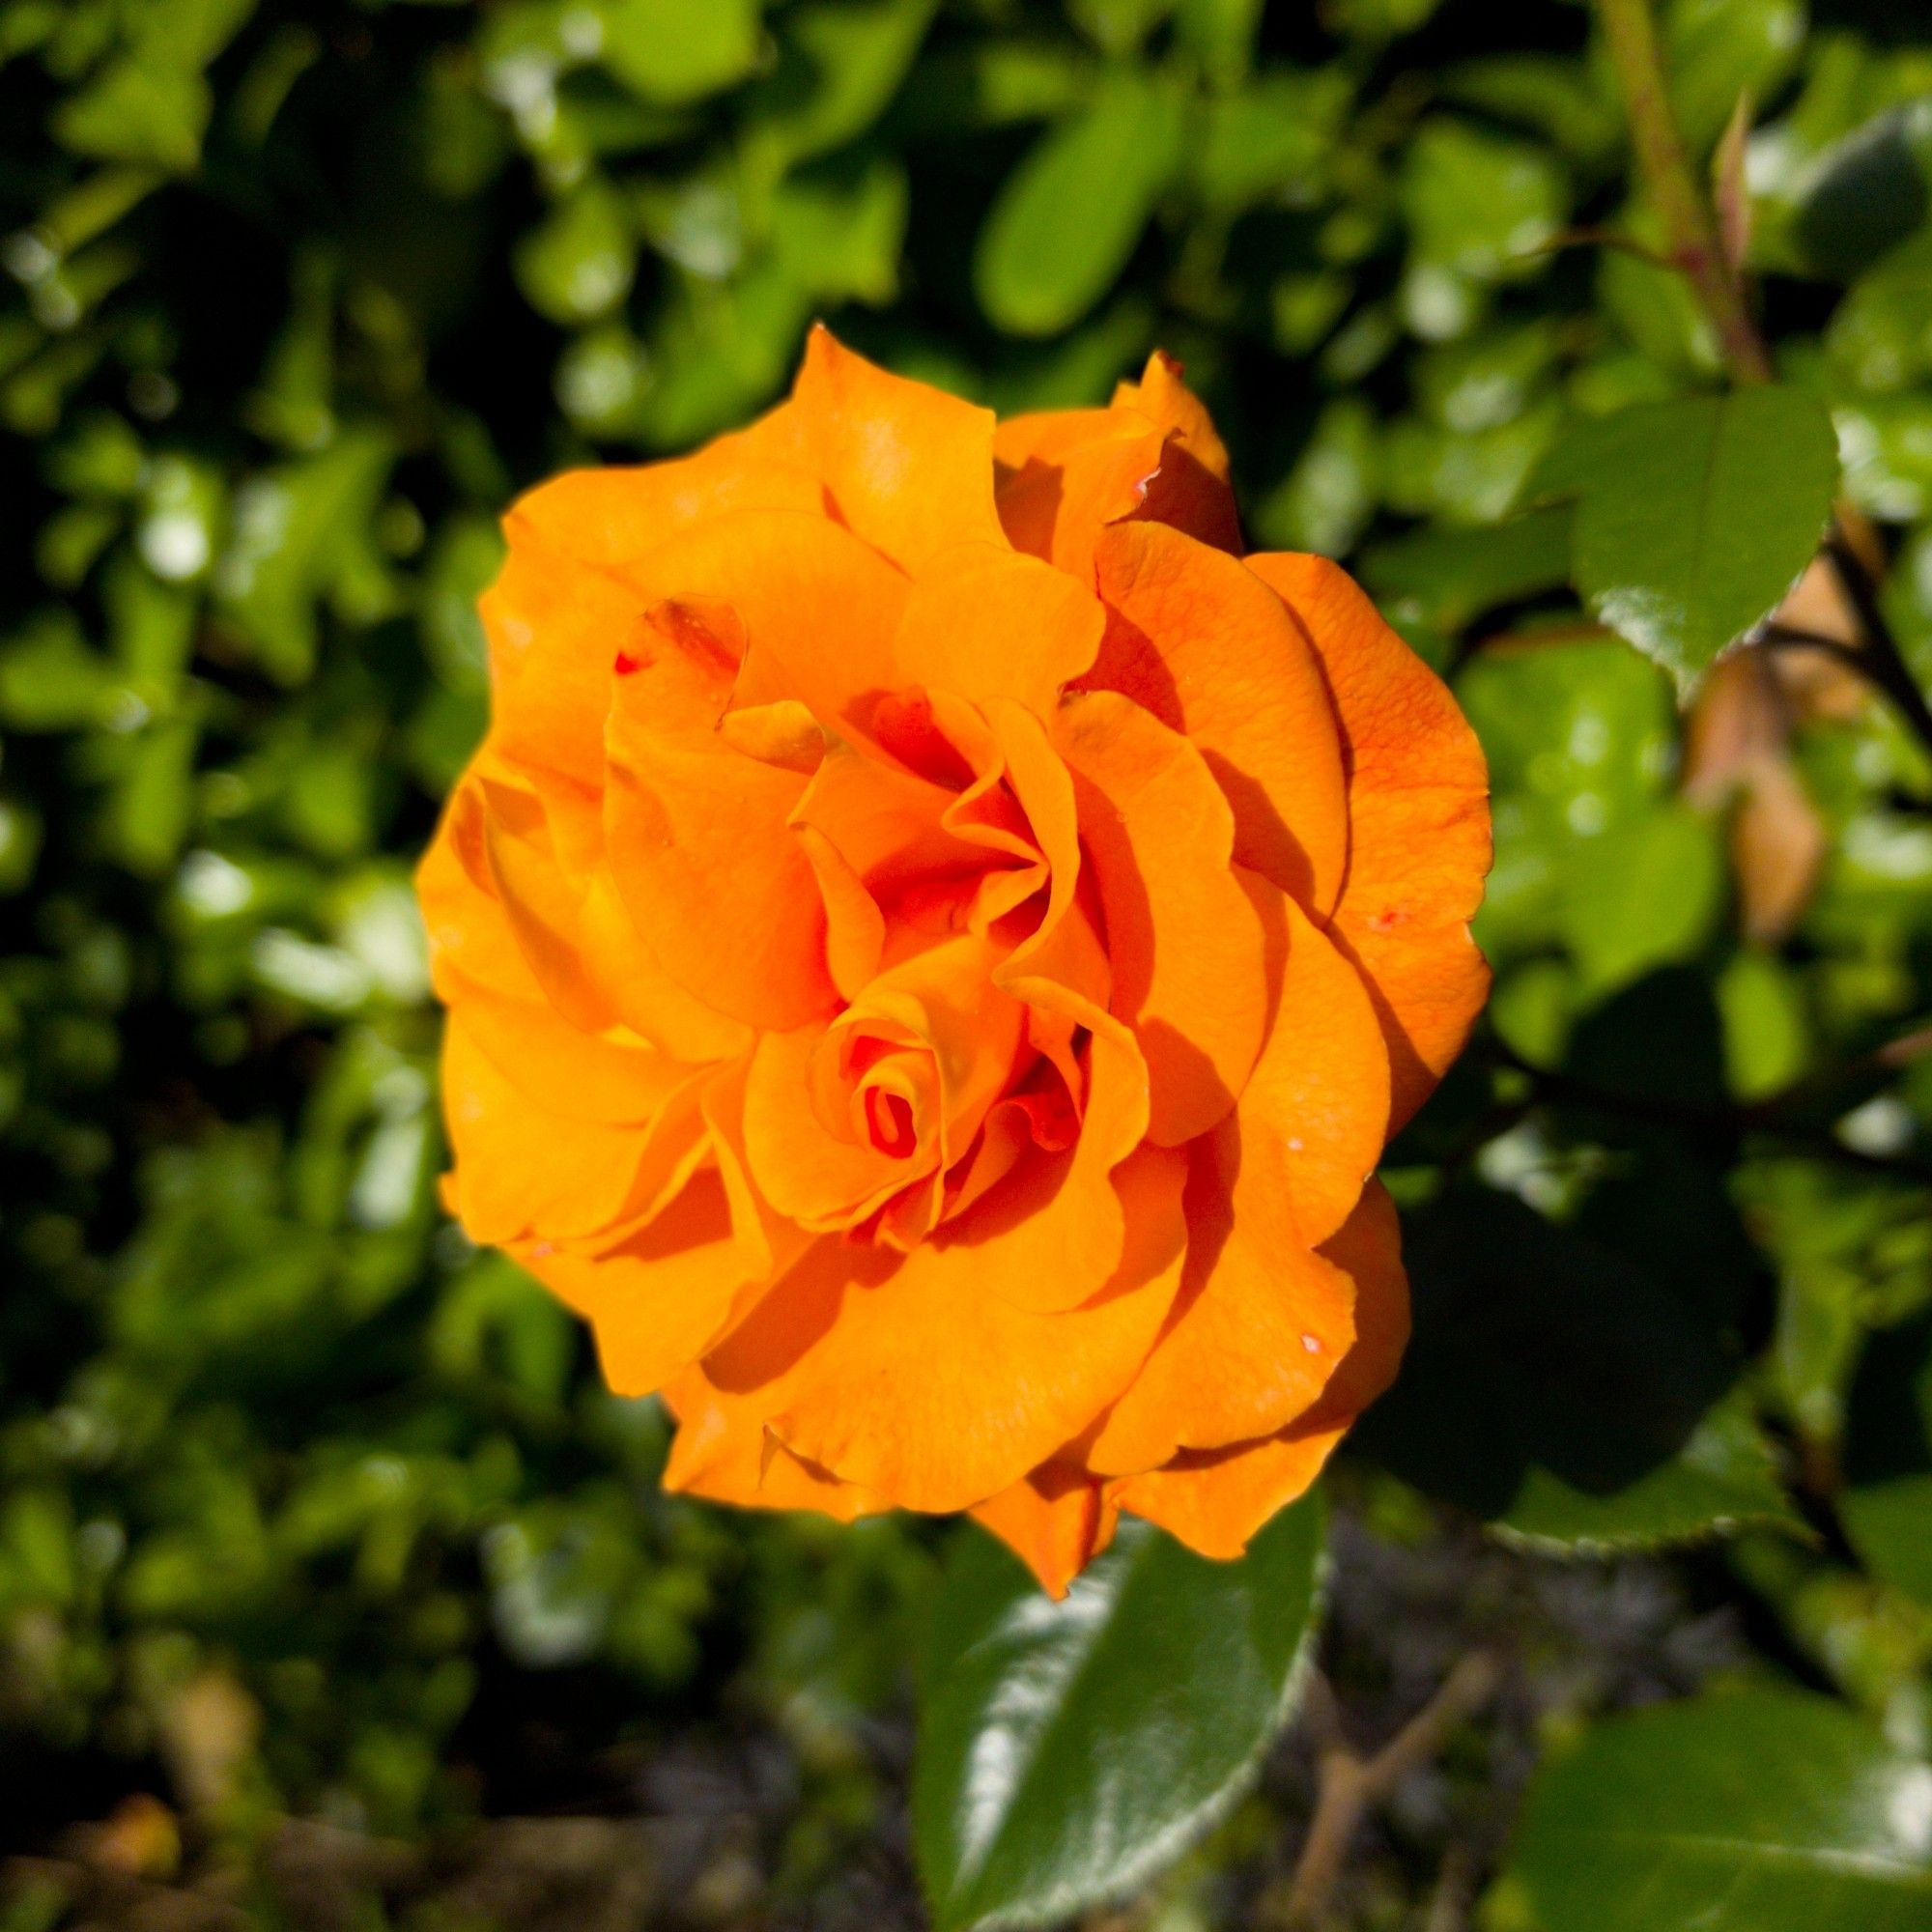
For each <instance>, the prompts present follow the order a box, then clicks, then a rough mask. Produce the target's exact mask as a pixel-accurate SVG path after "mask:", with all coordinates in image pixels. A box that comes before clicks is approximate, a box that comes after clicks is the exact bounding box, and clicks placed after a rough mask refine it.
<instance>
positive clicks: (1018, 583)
mask: <svg viewBox="0 0 1932 1932" xmlns="http://www.w3.org/2000/svg"><path fill="white" fill-rule="evenodd" d="M1106 626H1107V619H1106V612H1105V611H1102V610H1101V608H1100V603H1099V600H1098V599H1097V598H1096V597H1095V596H1094V593H1093V592H1092V591H1091V590H1090V589H1088V588H1087V587H1086V585H1085V584H1083V583H1078V582H1075V581H1074V580H1073V579H1072V578H1070V577H1068V576H1067V575H1066V574H1065V572H1064V571H1059V570H1055V569H1054V568H1053V567H1052V566H1051V565H1050V564H1046V563H1042V562H1040V561H1039V559H1038V558H1037V557H1031V556H1022V555H1019V554H1015V553H1014V552H1012V551H1010V550H1009V549H1008V548H1007V547H1006V546H1005V545H1004V544H1002V545H1001V546H1000V547H999V548H998V549H994V548H993V547H992V546H990V545H982V544H959V545H955V546H953V547H952V548H951V549H948V550H944V551H941V552H939V553H938V554H936V555H935V556H934V558H933V559H932V561H931V562H930V563H929V564H928V566H927V568H926V570H925V572H924V574H923V575H922V576H921V577H920V578H919V580H918V581H917V582H915V583H914V585H913V588H912V594H911V596H910V597H909V598H908V599H907V600H906V608H905V615H904V617H903V618H902V619H901V620H900V623H899V632H898V638H897V640H896V643H895V655H896V656H897V659H898V663H899V668H900V670H901V672H902V673H903V675H904V676H905V677H906V679H907V680H908V681H909V682H911V683H915V684H920V685H926V686H932V687H934V688H936V689H938V690H941V691H951V692H955V693H957V694H958V695H959V696H963V697H969V698H972V699H974V700H976V701H980V702H983V701H984V700H986V699H988V698H995V697H1010V698H1015V699H1017V700H1018V701H1019V702H1020V703H1021V704H1023V705H1025V706H1026V707H1027V708H1028V709H1029V710H1031V711H1032V712H1033V713H1034V714H1035V715H1036V716H1037V717H1042V718H1043V717H1048V716H1050V715H1051V714H1052V710H1053V705H1054V702H1055V699H1056V698H1057V697H1058V696H1059V694H1060V689H1061V687H1062V686H1063V685H1065V684H1069V683H1071V682H1072V680H1073V679H1074V678H1076V677H1079V676H1081V675H1082V674H1083V673H1084V672H1086V671H1087V670H1089V669H1090V668H1092V666H1093V663H1094V656H1095V654H1096V653H1097V652H1098V650H1099V648H1100V637H1101V634H1102V632H1104V631H1105V629H1106Z"/></svg>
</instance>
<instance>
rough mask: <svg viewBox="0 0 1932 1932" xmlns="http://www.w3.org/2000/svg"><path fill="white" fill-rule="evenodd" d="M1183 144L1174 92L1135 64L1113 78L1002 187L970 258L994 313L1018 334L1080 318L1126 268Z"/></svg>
mask: <svg viewBox="0 0 1932 1932" xmlns="http://www.w3.org/2000/svg"><path fill="white" fill-rule="evenodd" d="M1179 141H1180V104H1179V99H1177V97H1176V96H1175V94H1174V93H1173V92H1172V91H1171V90H1170V89H1169V88H1167V87H1166V86H1164V85H1162V84H1161V83H1160V82H1158V81H1156V80H1152V79H1149V78H1148V77H1146V76H1144V75H1142V74H1140V73H1137V72H1133V71H1124V70H1123V71H1115V72H1113V73H1110V74H1108V75H1107V76H1106V78H1105V79H1103V80H1102V81H1101V82H1100V84H1099V86H1098V87H1097V88H1096V89H1095V90H1094V98H1093V100H1092V102H1091V104H1090V105H1088V106H1087V107H1086V108H1085V109H1084V110H1082V111H1081V112H1080V113H1079V114H1076V115H1075V116H1074V117H1073V118H1072V119H1070V120H1068V121H1065V122H1063V123H1062V124H1061V125H1060V126H1059V127H1058V128H1055V129H1054V130H1053V131H1052V132H1051V133H1050V134H1048V135H1046V136H1045V137H1044V138H1043V139H1042V140H1041V141H1040V143H1039V144H1038V146H1037V147H1036V148H1035V149H1034V150H1033V152H1032V153H1031V154H1030V155H1029V156H1027V157H1026V159H1025V160H1024V161H1022V162H1021V163H1020V165H1019V166H1018V167H1017V168H1015V169H1014V170H1013V172H1012V173H1011V174H1010V175H1009V176H1008V178H1007V181H1006V183H1005V185H1003V186H1002V188H1001V190H1000V194H999V198H998V199H997V200H996V201H995V202H994V204H993V209H992V213H990V214H989V215H988V216H987V218H986V225H985V227H984V228H982V229H981V230H980V241H979V246H978V248H977V250H976V251H975V254H974V262H973V268H974V285H975V287H976V288H977V289H978V291H979V296H980V306H981V307H982V308H984V310H985V311H986V313H987V315H988V316H990V317H991V318H992V320H993V321H994V322H996V323H997V324H999V326H1000V327H1003V328H1009V329H1011V330H1012V331H1013V332H1014V333H1015V334H1019V335H1053V334H1056V333H1058V331H1059V330H1061V329H1063V328H1065V327H1068V326H1069V325H1070V324H1072V323H1075V322H1077V321H1079V319H1080V318H1081V317H1082V316H1083V315H1085V314H1086V313H1087V311H1088V310H1089V309H1090V308H1092V307H1093V305H1094V303H1095V302H1096V301H1098V300H1099V298H1101V297H1102V296H1103V295H1104V294H1106V292H1107V290H1108V289H1109V288H1110V287H1111V286H1112V284H1113V282H1114V279H1115V277H1116V276H1117V275H1119V273H1120V272H1121V270H1122V269H1123V268H1124V267H1125V266H1126V262H1127V258H1128V257H1129V256H1130V255H1131V254H1132V253H1133V251H1134V246H1135V244H1136V243H1137V242H1138V241H1139V240H1140V238H1141V233H1142V231H1143V230H1144V229H1145V228H1146V226H1147V223H1148V218H1149V216H1150V215H1151V213H1153V206H1154V202H1155V200H1156V199H1157V198H1158V196H1159V194H1160V192H1161V190H1162V188H1163V187H1164V186H1165V185H1166V184H1167V181H1168V179H1169V177H1170V175H1171V174H1172V172H1173V169H1174V166H1175V162H1176V160H1177V158H1178V156H1179Z"/></svg>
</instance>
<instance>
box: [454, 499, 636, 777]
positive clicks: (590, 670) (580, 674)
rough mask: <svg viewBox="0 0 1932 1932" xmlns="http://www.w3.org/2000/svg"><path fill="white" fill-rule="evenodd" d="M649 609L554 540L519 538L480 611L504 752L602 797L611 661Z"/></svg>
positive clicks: (531, 535) (532, 534) (497, 739)
mask: <svg viewBox="0 0 1932 1932" xmlns="http://www.w3.org/2000/svg"><path fill="white" fill-rule="evenodd" d="M641 608H642V607H641V606H640V604H639V599H638V597H637V595H636V593H635V592H634V591H633V590H632V589H630V588H629V587H628V586H627V585H626V584H624V583H622V582H618V580H617V579H615V578H614V577H607V576H605V575H604V574H603V573H601V572H598V571H590V570H585V569H584V568H583V567H582V564H580V563H579V562H578V561H577V560H576V559H575V558H574V557H572V556H571V555H570V554H568V553H566V552H564V551H560V550H558V549H556V548H555V547H554V545H553V544H552V543H551V542H550V540H549V539H548V537H547V536H544V535H539V534H538V533H537V532H536V531H535V530H533V529H532V530H526V531H524V532H520V533H517V534H515V535H514V536H513V538H512V541H511V545H510V553H509V554H508V556H506V557H505V558H504V559H503V568H502V570H501V571H500V572H499V573H498V574H497V581H496V582H494V583H493V584H492V585H491V586H490V588H489V589H488V590H486V591H485V592H484V593H483V598H482V602H481V604H480V605H479V606H478V609H479V610H480V611H481V613H482V617H483V628H484V633H485V635H486V636H487V637H488V639H489V640H490V707H491V715H492V718H493V721H494V722H493V726H492V740H493V742H494V743H495V744H496V745H497V748H498V749H499V750H500V751H501V752H502V753H505V754H506V755H508V756H509V757H511V758H514V759H515V760H517V761H518V762H519V763H521V764H525V765H529V766H533V767H535V768H536V769H538V770H541V771H545V772H549V773H553V774H555V775H557V776H559V777H561V778H564V779H567V780H570V781H573V782H575V783H576V784H579V785H582V786H585V787H589V788H591V789H592V790H594V788H595V787H596V786H597V785H598V784H599V783H600V782H601V781H602V779H603V773H604V710H605V705H606V703H607V701H608V697H609V692H610V683H611V655H612V653H613V652H614V651H615V650H616V649H617V648H618V646H619V645H620V644H621V643H622V642H623V640H624V638H625V637H626V635H627V634H628V633H629V631H630V628H631V626H632V625H633V624H634V623H635V622H636V621H637V618H638V616H639V611H640V610H641Z"/></svg>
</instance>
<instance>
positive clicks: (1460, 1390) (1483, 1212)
mask: <svg viewBox="0 0 1932 1932" xmlns="http://www.w3.org/2000/svg"><path fill="white" fill-rule="evenodd" d="M1406 1254H1407V1260H1408V1267H1409V1280H1410V1288H1411V1293H1412V1294H1413V1296H1414V1303H1415V1334H1414V1338H1413V1340H1412V1341H1411V1342H1410V1344H1409V1350H1408V1356H1407V1359H1406V1362H1405V1364H1404V1367H1403V1373H1402V1377H1401V1378H1400V1379H1399V1380H1398V1381H1397V1383H1396V1385H1395V1387H1394V1388H1393V1389H1392V1390H1391V1391H1390V1392H1389V1393H1388V1394H1387V1395H1386V1396H1384V1397H1383V1398H1382V1400H1381V1401H1380V1402H1379V1403H1378V1404H1377V1405H1376V1406H1375V1407H1374V1408H1372V1409H1371V1410H1370V1411H1369V1413H1368V1414H1367V1415H1366V1416H1365V1417H1364V1418H1363V1419H1362V1422H1361V1423H1360V1424H1359V1425H1358V1429H1357V1435H1356V1441H1357V1443H1358V1445H1359V1446H1360V1447H1361V1448H1362V1449H1363V1450H1364V1451H1366V1452H1367V1453H1368V1454H1369V1455H1370V1456H1372V1457H1374V1458H1375V1459H1376V1460H1378V1461H1379V1462H1380V1463H1383V1464H1384V1465H1385V1466H1386V1467H1388V1468H1390V1469H1392V1470H1393V1471H1394V1472H1395V1473H1396V1474H1397V1475H1399V1476H1401V1477H1403V1478H1404V1479H1405V1480H1406V1481H1407V1482H1409V1483H1412V1484H1414V1485H1415V1486H1416V1487H1417V1488H1418V1489H1421V1490H1424V1491H1425V1492H1428V1493H1430V1494H1432V1495H1436V1496H1440V1497H1442V1498H1444V1499H1445V1500H1448V1501H1452V1502H1456V1503H1459V1504H1461V1505H1462V1506H1463V1507H1464V1508H1466V1509H1469V1510H1471V1511H1473V1512H1474V1513H1476V1514H1477V1515H1479V1516H1481V1517H1483V1518H1484V1519H1486V1520H1488V1521H1489V1522H1491V1523H1492V1525H1494V1526H1495V1527H1496V1528H1497V1529H1499V1530H1501V1531H1503V1532H1505V1533H1507V1534H1509V1535H1512V1536H1515V1537H1518V1538H1520V1539H1522V1540H1524V1541H1528V1542H1533V1543H1537V1544H1540V1545H1546V1546H1549V1547H1553V1548H1565V1549H1576V1550H1585V1551H1598V1550H1607V1549H1629V1548H1652V1547H1655V1546H1657V1545H1660V1544H1666V1543H1674V1542H1681V1541H1685V1540H1688V1539H1694V1538H1698V1537H1703V1536H1710V1535H1717V1534H1721V1533H1724V1532H1726V1531H1729V1530H1732V1529H1736V1528H1737V1527H1739V1526H1740V1525H1742V1524H1745V1523H1752V1522H1759V1523H1769V1522H1793V1521H1795V1520H1796V1518H1795V1514H1794V1512H1793V1510H1792V1507H1791V1504H1790V1502H1789V1500H1788V1499H1787V1497H1786V1496H1785V1494H1784V1492H1783V1490H1782V1488H1781V1486H1780V1484H1779V1483H1778V1481H1777V1477H1776V1470H1775V1467H1774V1465H1773V1463H1772V1460H1771V1455H1770V1451H1769V1449H1768V1447H1767V1445H1766V1443H1765V1441H1764V1437H1763V1435H1762V1433H1761V1432H1760V1431H1759V1430H1758V1428H1757V1426H1756V1424H1755V1423H1754V1422H1753V1421H1752V1420H1751V1419H1750V1417H1749V1415H1748V1414H1747V1412H1746V1411H1744V1410H1743V1409H1742V1408H1740V1407H1739V1406H1736V1404H1735V1402H1731V1403H1725V1401H1724V1397H1725V1391H1726V1386H1727V1384H1728V1382H1729V1381H1730V1379H1731V1377H1732V1375H1733V1373H1734V1370H1733V1367H1732V1363H1731V1359H1730V1355H1729V1351H1728V1350H1727V1349H1726V1347H1725V1344H1724V1341H1723V1337H1722V1334H1721V1330H1720V1328H1719V1324H1718V1323H1717V1322H1716V1321H1713V1319H1712V1317H1711V1315H1710V1313H1709V1312H1708V1311H1706V1310H1704V1309H1701V1308H1699V1307H1697V1306H1695V1305H1693V1304H1692V1303H1691V1302H1690V1300H1688V1299H1687V1298H1686V1297H1685V1296H1684V1295H1683V1294H1681V1293H1678V1292H1677V1291H1676V1288H1675V1286H1674V1285H1673V1284H1670V1283H1668V1282H1666V1281H1664V1280H1662V1279H1661V1278H1660V1277H1659V1276H1658V1275H1657V1274H1656V1273H1654V1272H1652V1271H1651V1270H1649V1269H1647V1268H1645V1267H1642V1266H1639V1265H1637V1264H1635V1263H1634V1262H1633V1261H1632V1260H1631V1259H1629V1258H1628V1257H1626V1256H1624V1255H1620V1254H1617V1253H1613V1252H1612V1251H1611V1250H1609V1249H1608V1248H1606V1247H1605V1246H1602V1245H1600V1244H1599V1243H1598V1242H1596V1241H1593V1240H1587V1239H1584V1238H1582V1237H1581V1236H1578V1235H1577V1234H1575V1233H1572V1232H1571V1231H1569V1230H1568V1229H1565V1228H1561V1227H1558V1226H1555V1225H1553V1224H1552V1223H1550V1222H1548V1221H1547V1220H1545V1219H1544V1218H1543V1216H1542V1215H1540V1214H1537V1213H1534V1212H1532V1211H1531V1210H1530V1209H1529V1208H1525V1207H1523V1206H1521V1205H1520V1203H1518V1202H1516V1201H1513V1200H1511V1199H1509V1198H1508V1197H1507V1196H1504V1195H1494V1194H1477V1195H1473V1196H1465V1197H1460V1198H1457V1199H1454V1200H1451V1201H1449V1202H1446V1203H1443V1204H1441V1205H1440V1206H1438V1207H1435V1208H1429V1209H1426V1210H1424V1211H1422V1212H1420V1213H1418V1214H1416V1215H1414V1216H1412V1217H1411V1218H1410V1221H1409V1224H1408V1231H1407V1241H1406ZM1499 1391H1506V1392H1507V1393H1506V1394H1505V1395H1502V1396H1501V1397H1500V1398H1499V1394H1498V1392H1499Z"/></svg>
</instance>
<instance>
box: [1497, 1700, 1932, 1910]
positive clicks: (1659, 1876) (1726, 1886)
mask: <svg viewBox="0 0 1932 1932" xmlns="http://www.w3.org/2000/svg"><path fill="white" fill-rule="evenodd" d="M1771 1766H1776V1768H1777V1775H1776V1776H1767V1775H1766V1774H1767V1768H1768V1767H1771ZM1511 1876H1512V1878H1513V1879H1514V1880H1515V1881H1516V1882H1517V1883H1519V1884H1520V1885H1521V1886H1522V1887H1523V1888H1524V1889H1526V1890H1527V1891H1528V1893H1529V1896H1530V1900H1531V1904H1532V1910H1533V1912H1534V1915H1535V1922H1536V1923H1537V1924H1539V1925H1543V1926H1547V1927H1548V1932H1573V1928H1574V1932H1585V1928H1588V1932H1637V1928H1639V1927H1649V1926H1657V1925H1698V1926H1709V1927H1710V1928H1712V1932H1733V1928H1735V1932H1744V1928H1746V1927H1749V1928H1750V1932H1778V1928H1780V1927H1784V1926H1814V1927H1815V1926H1834V1927H1835V1926H1843V1927H1845V1928H1847V1932H1850V1928H1851V1927H1853V1926H1857V1927H1858V1928H1859V1932H1867V1928H1869V1932H1907V1928H1909V1927H1911V1926H1915V1925H1922V1924H1923V1923H1924V1922H1925V1915H1926V1913H1927V1912H1928V1911H1932V1765H1928V1764H1927V1763H1926V1762H1925V1760H1924V1758H1923V1757H1920V1756H1917V1755H1915V1754H1913V1753H1911V1752H1909V1751H1904V1750H1900V1749H1898V1748H1897V1747H1895V1746H1893V1745H1890V1744H1888V1743H1887V1742H1886V1740H1885V1738H1884V1737H1883V1736H1882V1735H1881V1734H1880V1733H1879V1732H1878V1731H1877V1730H1876V1729H1875V1728H1873V1727H1872V1726H1871V1725H1869V1724H1866V1723H1864V1722H1862V1721H1861V1719H1858V1718H1855V1717H1853V1716H1852V1715H1851V1714H1850V1713H1849V1712H1847V1711H1845V1710H1843V1709H1841V1708H1839V1707H1838V1706H1836V1705H1833V1704H1832V1703H1830V1702H1828V1701H1827V1700H1826V1699H1824V1698H1822V1697H1813V1696H1808V1695H1804V1694H1803V1693H1801V1692H1795V1691H1789V1690H1743V1691H1734V1692H1731V1693H1728V1694H1725V1693H1718V1694H1713V1695H1709V1696H1705V1697H1701V1698H1697V1699H1694V1700H1692V1701H1691V1702H1689V1703H1685V1704H1680V1705H1677V1706H1674V1707H1672V1708H1669V1709H1665V1710H1657V1711H1641V1712H1637V1713H1634V1715H1632V1716H1629V1717H1624V1718H1619V1719H1614V1720H1612V1721H1611V1722H1609V1723H1607V1724H1605V1725H1604V1726H1603V1727H1602V1728H1601V1729H1599V1730H1598V1731H1596V1732H1595V1733H1594V1734H1593V1735H1592V1736H1591V1737H1590V1738H1589V1739H1587V1740H1586V1741H1585V1742H1584V1743H1583V1744H1582V1746H1581V1747H1579V1748H1578V1749H1577V1751H1576V1752H1575V1753H1574V1755H1572V1756H1569V1757H1567V1758H1564V1759H1562V1760H1561V1761H1559V1762H1558V1763H1557V1764H1555V1765H1553V1766H1551V1767H1550V1768H1549V1769H1548V1771H1546V1772H1545V1773H1544V1774H1543V1775H1542V1776H1541V1777H1540V1778H1539V1779H1538V1780H1537V1782H1536V1783H1535V1784H1534V1785H1533V1786H1532V1787H1531V1789H1530V1793H1529V1797H1528V1801H1527V1803H1526V1804H1525V1806H1524V1809H1523V1818H1522V1827H1521V1831H1520V1835H1519V1838H1518V1843H1517V1850H1516V1857H1515V1861H1514V1863H1513V1865H1512V1867H1511Z"/></svg>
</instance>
